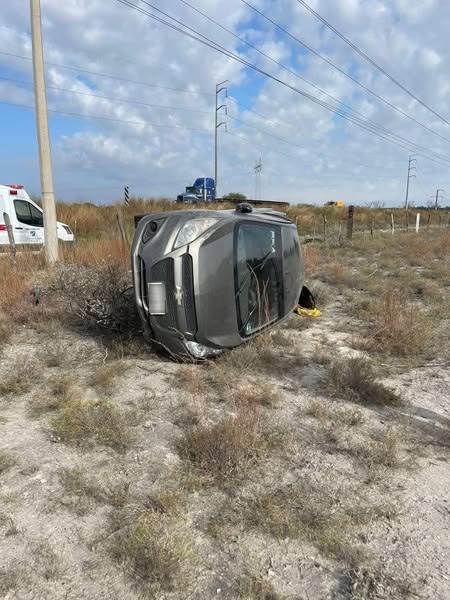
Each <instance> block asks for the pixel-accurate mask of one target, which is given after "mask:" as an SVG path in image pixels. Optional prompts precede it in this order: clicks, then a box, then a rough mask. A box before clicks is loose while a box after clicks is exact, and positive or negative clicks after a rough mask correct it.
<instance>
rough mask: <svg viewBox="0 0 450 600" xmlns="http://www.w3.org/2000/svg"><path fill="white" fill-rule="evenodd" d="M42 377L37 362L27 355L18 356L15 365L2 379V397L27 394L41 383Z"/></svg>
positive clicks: (0, 387)
mask: <svg viewBox="0 0 450 600" xmlns="http://www.w3.org/2000/svg"><path fill="white" fill-rule="evenodd" d="M40 376H41V371H40V369H39V366H38V364H37V363H36V361H34V360H32V359H30V358H28V356H25V355H24V356H22V355H20V356H16V358H15V364H14V365H13V366H10V367H9V368H8V370H7V371H6V373H5V374H4V375H3V376H2V378H1V379H0V396H1V395H4V396H7V395H13V394H14V395H15V396H20V395H22V394H26V393H27V392H29V391H30V390H31V388H32V387H33V386H34V385H36V383H38V382H39V381H40Z"/></svg>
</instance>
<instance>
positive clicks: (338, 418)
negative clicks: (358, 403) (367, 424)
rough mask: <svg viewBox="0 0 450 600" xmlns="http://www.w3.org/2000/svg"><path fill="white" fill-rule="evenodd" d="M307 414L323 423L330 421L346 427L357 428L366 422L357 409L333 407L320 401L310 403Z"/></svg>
mask: <svg viewBox="0 0 450 600" xmlns="http://www.w3.org/2000/svg"><path fill="white" fill-rule="evenodd" d="M306 414H308V415H311V416H312V417H314V418H316V419H318V420H319V421H321V422H322V423H326V422H327V421H329V422H331V423H339V424H342V425H344V426H346V427H355V426H356V425H361V424H362V423H363V422H364V415H363V414H362V412H361V411H360V410H358V409H357V408H347V407H343V406H331V405H330V404H328V403H326V402H323V401H319V400H314V401H312V402H310V404H309V405H308V407H307V409H306Z"/></svg>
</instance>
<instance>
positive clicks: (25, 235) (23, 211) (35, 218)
mask: <svg viewBox="0 0 450 600" xmlns="http://www.w3.org/2000/svg"><path fill="white" fill-rule="evenodd" d="M4 213H6V214H7V215H9V219H10V221H11V226H12V230H13V234H14V241H15V243H16V244H43V243H44V221H43V215H42V208H40V207H39V206H38V205H37V204H36V203H35V202H33V200H32V199H31V198H30V196H29V195H28V194H27V192H26V191H25V189H24V187H23V185H0V246H3V245H5V244H9V239H8V231H7V228H6V224H5V217H4ZM58 239H60V240H62V241H63V242H73V240H74V235H73V233H72V230H71V229H70V227H69V226H68V225H65V224H64V223H59V222H58Z"/></svg>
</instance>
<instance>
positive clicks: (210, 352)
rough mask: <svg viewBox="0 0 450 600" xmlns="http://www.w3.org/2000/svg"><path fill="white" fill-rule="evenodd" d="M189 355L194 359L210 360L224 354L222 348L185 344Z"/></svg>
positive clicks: (192, 343)
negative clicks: (211, 357)
mask: <svg viewBox="0 0 450 600" xmlns="http://www.w3.org/2000/svg"><path fill="white" fill-rule="evenodd" d="M184 343H185V344H186V348H187V349H188V351H189V353H190V354H192V356H193V357H194V358H209V357H210V356H217V355H218V354H222V352H223V350H221V349H220V348H210V347H209V346H203V344H198V343H197V342H184Z"/></svg>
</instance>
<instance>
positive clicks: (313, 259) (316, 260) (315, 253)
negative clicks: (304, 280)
mask: <svg viewBox="0 0 450 600" xmlns="http://www.w3.org/2000/svg"><path fill="white" fill-rule="evenodd" d="M322 259H323V257H322V256H321V254H320V252H319V250H318V248H316V247H315V246H312V245H311V244H307V245H305V246H303V260H304V262H305V271H306V273H307V274H308V275H311V274H312V273H315V272H316V271H317V270H318V269H319V268H320V265H321V262H322Z"/></svg>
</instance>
